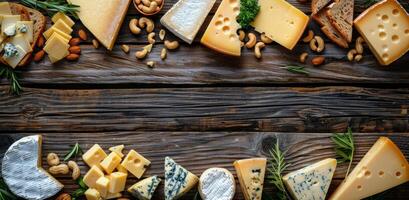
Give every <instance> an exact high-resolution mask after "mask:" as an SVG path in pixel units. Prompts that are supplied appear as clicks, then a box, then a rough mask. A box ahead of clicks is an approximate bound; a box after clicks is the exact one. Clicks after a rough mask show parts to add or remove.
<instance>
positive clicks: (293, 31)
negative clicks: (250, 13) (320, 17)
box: [251, 0, 309, 50]
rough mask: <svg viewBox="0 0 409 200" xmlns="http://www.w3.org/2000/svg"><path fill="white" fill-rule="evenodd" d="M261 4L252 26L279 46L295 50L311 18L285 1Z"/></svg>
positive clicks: (264, 1)
mask: <svg viewBox="0 0 409 200" xmlns="http://www.w3.org/2000/svg"><path fill="white" fill-rule="evenodd" d="M259 4H260V12H259V13H258V15H257V16H256V18H255V19H254V21H253V22H252V24H251V25H252V26H253V27H254V28H255V29H256V31H258V32H259V33H265V34H266V36H267V37H269V38H270V39H272V40H274V41H275V42H277V43H278V44H280V45H282V46H284V47H285V48H287V49H290V50H291V49H293V48H294V46H295V45H296V44H297V42H298V40H299V39H300V38H301V36H302V34H303V32H304V30H305V28H306V27H307V25H308V21H309V17H308V16H307V15H306V14H304V13H303V12H302V11H301V10H299V9H297V8H296V7H294V6H293V5H291V4H290V3H288V2H287V1H285V0H259Z"/></svg>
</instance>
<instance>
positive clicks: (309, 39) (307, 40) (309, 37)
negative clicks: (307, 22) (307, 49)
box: [302, 30, 314, 43]
mask: <svg viewBox="0 0 409 200" xmlns="http://www.w3.org/2000/svg"><path fill="white" fill-rule="evenodd" d="M313 38H314V31H312V30H309V31H308V35H307V36H305V37H304V38H303V39H302V41H303V42H305V43H308V42H310V41H311V40H312V39H313Z"/></svg>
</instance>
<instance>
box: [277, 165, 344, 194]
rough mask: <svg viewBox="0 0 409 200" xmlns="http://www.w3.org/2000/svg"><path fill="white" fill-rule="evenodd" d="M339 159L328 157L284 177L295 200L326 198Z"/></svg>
mask: <svg viewBox="0 0 409 200" xmlns="http://www.w3.org/2000/svg"><path fill="white" fill-rule="evenodd" d="M336 167H337V160H336V159H333V158H328V159H325V160H322V161H320V162H317V163H314V164H312V165H309V166H307V167H304V168H302V169H299V170H297V171H294V172H291V173H289V174H287V175H285V176H284V177H283V181H284V184H285V186H286V187H287V190H288V191H289V192H290V194H291V196H292V197H293V199H295V200H311V199H315V200H325V197H326V196H327V192H328V189H329V186H330V185H331V181H332V177H333V176H334V172H335V169H336Z"/></svg>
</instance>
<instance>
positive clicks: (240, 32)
mask: <svg viewBox="0 0 409 200" xmlns="http://www.w3.org/2000/svg"><path fill="white" fill-rule="evenodd" d="M245 37H246V33H245V32H244V31H243V30H239V40H240V41H243V40H244V38H245Z"/></svg>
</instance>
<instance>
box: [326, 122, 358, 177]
mask: <svg viewBox="0 0 409 200" xmlns="http://www.w3.org/2000/svg"><path fill="white" fill-rule="evenodd" d="M331 140H332V141H333V142H334V143H335V145H336V146H335V153H336V154H337V161H338V163H345V162H349V165H348V169H347V173H346V175H345V177H347V176H348V174H349V171H350V169H351V166H352V161H353V160H354V154H355V144H354V137H353V135H352V129H351V128H348V131H347V132H346V133H334V135H333V136H332V137H331Z"/></svg>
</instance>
